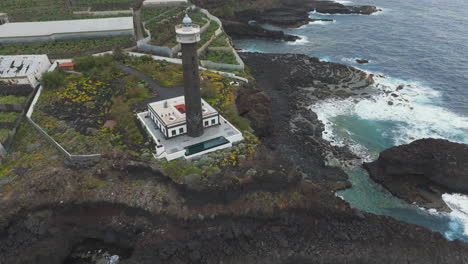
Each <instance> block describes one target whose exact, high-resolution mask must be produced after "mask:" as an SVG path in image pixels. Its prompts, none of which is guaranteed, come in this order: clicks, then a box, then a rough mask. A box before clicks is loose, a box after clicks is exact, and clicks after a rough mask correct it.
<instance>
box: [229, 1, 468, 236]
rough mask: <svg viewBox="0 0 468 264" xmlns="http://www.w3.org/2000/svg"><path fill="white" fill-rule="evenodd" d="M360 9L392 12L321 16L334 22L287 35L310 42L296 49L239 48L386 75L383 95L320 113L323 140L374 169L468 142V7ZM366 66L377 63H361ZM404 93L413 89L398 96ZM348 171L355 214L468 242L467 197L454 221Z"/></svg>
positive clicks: (332, 104) (391, 4)
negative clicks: (391, 150) (428, 148)
mask: <svg viewBox="0 0 468 264" xmlns="http://www.w3.org/2000/svg"><path fill="white" fill-rule="evenodd" d="M351 3H352V4H371V5H376V6H378V7H379V8H382V9H383V12H380V13H378V14H375V15H371V16H364V15H327V14H318V13H315V12H311V14H310V16H311V17H313V18H331V19H333V20H334V22H320V23H311V24H309V25H305V26H303V27H301V28H299V29H284V30H285V31H286V32H287V33H289V34H293V35H298V36H300V37H301V38H302V39H301V41H298V42H296V43H287V42H279V41H268V40H258V39H243V40H237V41H235V44H236V46H237V48H240V49H243V50H246V51H254V52H268V53H302V54H306V55H309V56H315V57H319V58H321V59H322V60H326V61H333V62H338V63H344V64H348V65H352V66H355V67H358V68H360V69H363V70H365V71H367V72H370V73H374V74H376V76H378V75H382V76H381V77H376V78H375V81H376V84H375V87H374V88H375V89H374V90H375V91H376V94H374V95H372V97H371V98H349V99H336V100H327V101H322V102H319V103H317V104H315V105H311V106H310V109H311V110H313V111H314V112H316V113H317V115H318V117H319V119H320V120H322V122H323V123H324V125H325V130H326V133H324V134H323V137H324V138H325V139H327V140H329V141H330V142H331V143H332V144H335V145H340V146H347V147H349V148H350V149H351V150H352V151H353V152H354V153H356V154H357V155H358V156H360V157H362V158H363V159H364V160H365V161H371V160H374V159H376V158H377V157H378V153H379V152H380V151H382V150H384V149H386V148H388V147H391V146H396V145H401V144H407V143H410V142H412V141H414V140H416V139H421V138H428V137H432V138H445V139H448V140H451V141H455V142H461V143H468V56H466V54H468V16H467V15H466V10H468V1H462V0H446V1H443V2H441V1H435V0H420V1H406V0H394V1H387V0H354V1H352V2H351ZM311 11H312V10H311ZM264 26H265V27H268V28H273V29H275V28H277V27H275V26H271V25H264ZM357 58H364V59H368V60H370V63H369V64H366V65H359V64H357V63H356V61H355V59H357ZM400 85H403V86H404V88H403V89H402V90H397V87H398V86H400ZM391 93H395V94H396V95H397V97H392V96H391V95H390V94H391ZM389 101H391V102H392V103H389ZM347 173H348V175H349V177H350V179H351V181H352V183H353V187H352V188H351V189H349V190H345V191H342V192H339V193H338V195H340V196H342V197H343V198H344V199H345V200H346V201H348V202H349V203H350V204H351V205H352V206H353V207H356V208H360V209H363V210H366V211H369V212H372V213H376V214H381V215H388V216H392V217H394V218H397V219H400V220H402V221H406V222H409V223H414V224H418V225H421V226H425V227H427V228H430V229H432V230H435V231H438V232H441V233H442V234H444V235H445V237H447V238H448V239H457V238H458V239H462V240H464V241H468V237H467V235H468V199H466V197H463V196H449V197H446V198H444V200H445V201H446V202H450V204H449V206H450V207H451V208H452V209H454V211H453V212H452V213H451V214H442V213H436V212H433V211H427V210H421V209H419V208H417V207H415V206H413V205H409V204H406V203H405V202H403V201H401V200H399V199H397V198H395V197H393V196H392V195H391V194H389V193H388V192H386V191H385V190H383V189H382V188H381V187H380V186H379V185H377V184H375V183H374V182H372V181H371V180H370V179H369V177H368V175H367V174H366V173H365V172H364V171H362V170H361V169H359V168H356V169H353V170H348V171H347ZM446 199H447V200H446ZM452 206H453V207H452Z"/></svg>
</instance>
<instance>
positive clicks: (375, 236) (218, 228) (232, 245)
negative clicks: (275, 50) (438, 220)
mask: <svg viewBox="0 0 468 264" xmlns="http://www.w3.org/2000/svg"><path fill="white" fill-rule="evenodd" d="M241 56H242V58H243V59H244V60H245V62H246V64H247V65H248V66H249V67H250V69H251V71H252V75H253V77H254V78H255V79H256V81H255V83H253V84H251V85H250V86H245V87H242V88H241V90H240V91H239V95H238V98H237V101H236V104H237V105H238V108H239V110H240V111H241V112H242V114H243V115H244V116H245V117H247V118H249V119H250V120H251V122H252V126H253V127H254V129H255V131H256V132H257V134H258V136H259V137H260V141H261V145H260V147H259V148H258V150H257V153H256V155H255V156H254V157H253V159H252V160H251V161H249V162H247V163H245V164H244V165H242V166H241V167H240V168H237V169H233V168H230V169H228V170H225V171H222V172H221V174H220V175H218V176H219V177H218V178H215V179H213V183H216V184H212V185H205V186H201V185H197V184H178V183H175V182H173V181H172V180H170V179H169V178H168V177H167V175H166V174H165V172H164V170H160V169H159V168H157V167H152V166H151V165H149V164H148V163H147V162H143V161H137V160H125V159H124V158H119V157H118V156H113V157H107V160H105V161H103V162H101V163H100V164H98V165H96V167H92V168H73V169H71V168H68V167H66V166H63V167H53V168H49V169H48V170H47V171H41V172H35V174H34V175H29V176H25V178H23V179H22V181H23V182H24V183H23V184H21V185H18V186H17V188H16V189H12V190H11V191H8V192H7V193H6V194H4V193H2V196H1V197H0V201H1V203H0V211H1V212H2V214H1V215H0V263H9V264H10V263H11V264H15V263H21V264H23V263H31V264H32V263H44V264H45V263H47V264H54V263H57V264H59V263H89V262H93V261H94V258H95V255H96V254H97V255H99V254H101V255H102V254H104V253H105V254H107V255H108V256H110V255H117V256H119V258H120V262H119V263H120V264H125V263H135V264H136V263H138V264H141V263H143V264H144V263H221V262H222V263H376V262H378V263H403V262H411V263H433V262H440V263H466V262H468V254H467V253H466V252H468V245H467V244H465V243H462V242H459V241H455V242H449V241H447V240H446V239H445V238H444V237H443V236H442V235H441V234H439V233H434V232H431V231H429V230H427V229H424V228H421V227H418V226H415V225H411V224H406V223H403V222H399V221H396V220H394V219H392V218H389V217H384V216H377V215H372V214H368V213H365V212H361V211H358V210H355V209H351V208H350V207H349V205H348V204H347V203H345V202H344V201H343V200H341V199H339V198H338V197H336V196H335V195H334V193H335V191H336V190H337V189H341V188H345V187H347V186H349V182H348V180H347V177H346V175H345V173H344V172H343V171H342V170H341V169H339V168H337V167H330V166H329V165H332V164H335V165H338V164H336V162H334V160H335V161H336V160H344V161H348V162H352V161H353V160H354V159H356V157H355V156H354V155H352V153H350V152H349V151H347V150H346V149H342V148H336V147H332V146H330V144H329V143H328V142H326V141H324V140H323V139H322V138H321V134H322V132H323V125H321V123H320V121H319V120H318V119H317V117H316V115H315V114H314V113H313V112H311V111H310V110H308V108H307V107H308V105H309V104H310V103H311V102H313V101H314V100H323V99H326V98H332V97H347V96H351V95H354V94H362V93H363V92H364V91H365V90H366V87H367V86H369V85H370V84H372V83H373V78H372V75H367V74H365V73H364V72H362V71H359V70H357V69H355V68H352V67H349V66H346V65H341V64H336V63H329V62H321V61H319V60H318V59H317V58H310V57H307V56H305V55H293V54H286V55H279V54H256V53H241ZM260 66H261V67H260ZM272 120H274V122H269V121H272ZM252 166H254V167H255V168H256V171H257V173H256V174H255V175H253V176H248V175H247V174H249V173H248V171H249V170H248V169H249V168H252ZM99 250H104V251H105V252H100V251H99ZM95 251H96V252H95ZM87 252H93V254H94V255H93V256H89V255H87V254H88V253H87ZM77 256H79V257H77ZM80 261H81V262H80ZM86 261H88V262H86ZM94 262H96V261H94Z"/></svg>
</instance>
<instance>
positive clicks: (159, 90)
mask: <svg viewBox="0 0 468 264" xmlns="http://www.w3.org/2000/svg"><path fill="white" fill-rule="evenodd" d="M117 67H118V68H119V69H120V70H122V71H124V72H126V73H129V74H134V73H135V74H137V75H138V77H140V78H141V79H142V80H143V81H145V82H146V83H147V84H148V86H149V88H150V89H151V90H152V91H153V92H155V93H156V94H157V95H158V99H159V100H166V99H169V98H173V97H177V96H182V95H184V87H182V86H176V87H164V86H161V85H160V84H158V83H157V82H156V81H154V80H153V78H151V77H149V76H148V75H146V74H144V73H142V72H140V71H138V70H136V69H134V68H132V67H129V66H127V65H123V64H119V65H117Z"/></svg>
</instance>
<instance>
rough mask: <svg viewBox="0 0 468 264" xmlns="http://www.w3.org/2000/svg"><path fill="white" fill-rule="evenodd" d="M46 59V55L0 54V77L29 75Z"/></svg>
mask: <svg viewBox="0 0 468 264" xmlns="http://www.w3.org/2000/svg"><path fill="white" fill-rule="evenodd" d="M0 28H1V27H0ZM48 61H49V58H48V57H47V55H14V56H0V78H20V77H26V76H29V75H30V74H33V73H35V72H36V70H37V69H38V67H39V66H40V64H41V63H43V62H48Z"/></svg>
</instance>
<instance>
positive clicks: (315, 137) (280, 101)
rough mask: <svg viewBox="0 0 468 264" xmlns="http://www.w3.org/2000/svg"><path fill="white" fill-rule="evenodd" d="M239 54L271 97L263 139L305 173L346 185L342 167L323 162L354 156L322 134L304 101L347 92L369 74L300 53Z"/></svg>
mask: <svg viewBox="0 0 468 264" xmlns="http://www.w3.org/2000/svg"><path fill="white" fill-rule="evenodd" d="M241 57H242V59H243V60H244V61H245V63H246V64H247V65H248V66H249V68H250V70H251V73H252V75H253V76H254V77H255V79H256V81H257V83H256V86H257V88H259V89H261V90H263V91H265V92H266V93H267V94H268V96H270V98H271V118H272V120H274V122H272V123H271V127H270V133H269V135H268V136H266V137H265V138H264V139H263V141H264V142H266V144H267V145H268V146H269V147H270V148H272V149H274V150H278V151H280V152H281V153H283V154H284V155H285V156H286V157H287V158H288V159H289V160H290V162H291V163H292V164H295V165H296V166H298V167H299V168H300V169H301V170H302V171H304V172H305V174H307V175H309V177H313V178H314V179H315V180H317V181H320V182H327V183H328V184H331V185H334V186H336V187H337V188H339V187H341V188H342V187H344V186H346V184H347V177H346V175H345V174H344V172H343V171H341V170H339V169H337V168H331V167H329V166H327V165H330V164H334V165H337V164H336V162H337V160H335V159H336V158H340V159H342V160H346V161H350V162H352V161H354V160H356V159H357V158H356V157H355V156H354V155H353V154H351V153H350V152H349V151H348V150H346V149H344V148H338V147H333V146H331V145H330V144H329V143H328V142H327V141H325V140H323V139H322V133H323V131H324V127H323V124H322V123H321V121H320V120H318V117H317V115H316V114H315V113H314V112H312V111H310V110H309V109H308V107H309V106H310V105H312V104H314V103H315V102H318V101H319V100H323V99H328V98H336V97H348V96H352V95H354V94H355V93H356V92H357V91H360V90H361V89H362V88H365V87H367V86H369V85H370V84H372V83H373V79H372V76H370V75H367V74H366V73H364V72H362V71H360V70H358V69H356V68H353V67H349V66H346V65H342V64H337V63H330V62H322V61H320V60H319V59H317V58H312V57H308V56H305V55H298V54H260V53H241ZM240 101H244V100H240ZM246 102H247V101H246ZM246 102H245V103H242V104H241V107H240V108H241V109H244V108H246V109H247V108H248V107H242V105H245V106H248V105H249V104H248V103H246ZM238 104H239V102H238ZM264 135H265V133H263V134H262V135H260V136H264ZM338 186H339V187H338Z"/></svg>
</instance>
